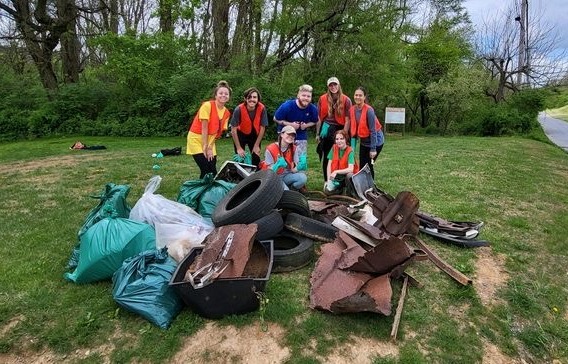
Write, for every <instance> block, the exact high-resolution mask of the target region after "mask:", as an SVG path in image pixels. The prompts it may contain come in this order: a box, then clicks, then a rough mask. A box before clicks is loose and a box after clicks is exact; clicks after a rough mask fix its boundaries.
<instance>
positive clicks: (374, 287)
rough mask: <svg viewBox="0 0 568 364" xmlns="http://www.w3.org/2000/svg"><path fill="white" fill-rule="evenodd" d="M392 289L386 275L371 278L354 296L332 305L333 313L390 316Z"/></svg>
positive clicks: (339, 300)
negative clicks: (368, 313)
mask: <svg viewBox="0 0 568 364" xmlns="http://www.w3.org/2000/svg"><path fill="white" fill-rule="evenodd" d="M391 299H392V287H391V284H390V277H389V275H388V274H384V275H382V276H379V277H376V278H373V279H371V280H369V281H367V283H365V285H364V286H363V287H361V289H360V290H359V291H358V292H356V293H355V294H353V295H351V296H348V297H344V298H342V299H338V300H336V301H335V302H333V303H332V305H331V307H330V311H331V312H334V313H349V312H375V313H381V314H383V315H385V316H390V314H391V312H392V303H391Z"/></svg>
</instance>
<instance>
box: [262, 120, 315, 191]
mask: <svg viewBox="0 0 568 364" xmlns="http://www.w3.org/2000/svg"><path fill="white" fill-rule="evenodd" d="M295 140H296V129H294V127H293V126H290V125H286V126H285V127H283V128H282V130H281V131H280V134H279V135H278V141H277V142H274V143H272V144H269V145H268V146H267V147H266V152H265V153H264V161H263V162H262V163H261V165H262V169H268V168H270V169H272V170H273V171H274V172H276V173H277V174H278V175H279V176H280V178H282V182H283V183H284V186H285V187H284V188H285V189H291V190H295V191H300V192H302V193H305V192H306V182H307V181H308V176H306V174H305V173H304V172H301V171H298V163H299V160H300V151H299V148H297V147H296V145H295V144H294V141H295Z"/></svg>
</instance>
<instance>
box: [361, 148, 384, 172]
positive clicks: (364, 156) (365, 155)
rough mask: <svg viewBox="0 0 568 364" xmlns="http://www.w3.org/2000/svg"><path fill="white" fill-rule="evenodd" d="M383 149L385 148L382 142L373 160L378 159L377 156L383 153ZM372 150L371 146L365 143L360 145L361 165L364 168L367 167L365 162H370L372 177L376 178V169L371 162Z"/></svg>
mask: <svg viewBox="0 0 568 364" xmlns="http://www.w3.org/2000/svg"><path fill="white" fill-rule="evenodd" d="M381 150H383V145H382V144H381V145H379V146H378V147H377V155H376V156H375V158H373V161H376V160H377V157H378V156H379V154H380V153H381ZM370 152H371V147H366V146H364V145H363V144H361V146H359V167H360V168H363V167H365V164H368V165H369V169H370V170H371V177H373V179H375V170H374V168H373V164H371V157H370V156H369V153H370Z"/></svg>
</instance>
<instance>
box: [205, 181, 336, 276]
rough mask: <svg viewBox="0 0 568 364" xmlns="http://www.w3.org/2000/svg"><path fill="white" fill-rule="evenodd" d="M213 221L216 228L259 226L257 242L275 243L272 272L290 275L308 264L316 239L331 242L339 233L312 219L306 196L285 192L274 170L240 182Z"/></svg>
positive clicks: (217, 209) (220, 207)
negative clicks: (268, 241)
mask: <svg viewBox="0 0 568 364" xmlns="http://www.w3.org/2000/svg"><path fill="white" fill-rule="evenodd" d="M211 221H213V224H214V225H215V226H216V227H219V226H223V225H231V224H256V225H258V232H257V236H256V238H257V239H258V240H269V239H271V240H274V261H273V265H272V272H289V271H292V270H296V269H299V268H301V267H304V266H305V265H307V264H309V263H310V262H311V260H312V259H313V256H314V240H316V241H332V240H333V239H335V233H336V231H337V230H336V229H335V228H334V227H331V226H329V225H326V224H324V223H322V222H320V221H317V220H314V219H312V217H311V212H310V207H309V205H308V200H307V199H306V197H305V196H304V195H302V194H301V193H300V192H297V191H291V190H284V187H283V184H282V180H281V179H280V177H279V176H278V175H277V174H276V173H274V172H273V171H271V170H263V171H258V172H255V173H252V174H251V175H249V176H248V177H246V178H244V179H243V180H242V181H241V182H239V183H238V184H237V185H236V186H235V187H234V188H233V189H231V190H230V191H229V192H228V193H227V194H226V195H225V197H224V198H223V199H221V201H219V204H218V205H217V206H216V208H215V210H214V211H213V214H212V215H211Z"/></svg>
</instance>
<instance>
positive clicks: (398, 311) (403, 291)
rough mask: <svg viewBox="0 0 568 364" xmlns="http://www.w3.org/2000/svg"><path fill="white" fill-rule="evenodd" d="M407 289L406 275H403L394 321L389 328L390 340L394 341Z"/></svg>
mask: <svg viewBox="0 0 568 364" xmlns="http://www.w3.org/2000/svg"><path fill="white" fill-rule="evenodd" d="M407 290H408V276H406V277H404V281H403V283H402V289H401V290H400V297H399V298H398V305H397V306H396V313H395V314H394V321H393V323H392V329H391V334H390V337H391V340H392V341H396V335H397V334H398V326H399V325H400V318H401V317H402V308H403V307H404V299H405V298H406V292H407Z"/></svg>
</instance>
